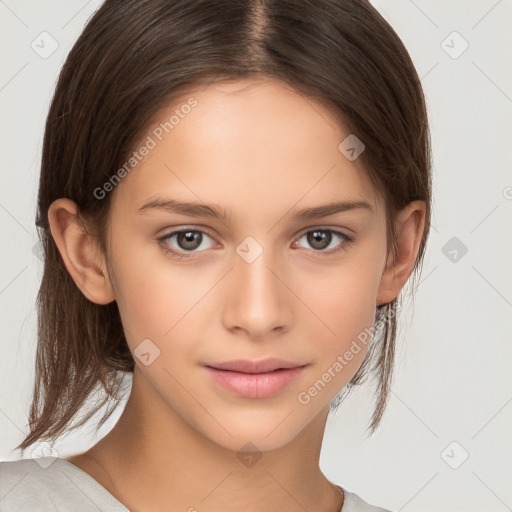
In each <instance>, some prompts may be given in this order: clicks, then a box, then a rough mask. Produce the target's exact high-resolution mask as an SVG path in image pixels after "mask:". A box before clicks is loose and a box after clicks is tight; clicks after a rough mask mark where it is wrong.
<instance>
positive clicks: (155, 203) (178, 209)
mask: <svg viewBox="0 0 512 512" xmlns="http://www.w3.org/2000/svg"><path fill="white" fill-rule="evenodd" d="M151 210H164V211H168V212H170V213H181V214H183V215H190V216H192V217H208V218H213V219H220V220H223V221H229V220H230V219H231V215H230V214H229V212H228V211H227V210H226V209H225V208H221V207H220V206H217V205H207V204H204V203H194V202H183V201H177V200H175V199H162V198H159V197H155V198H153V199H150V200H149V201H148V202H146V203H144V204H143V205H142V206H141V207H140V208H139V209H138V210H137V213H139V214H143V213H145V212H147V211H151ZM352 210H362V211H369V212H372V211H373V209H372V207H371V206H370V204H369V203H367V202H366V201H363V200H348V201H338V202H332V203H328V204H325V205H321V206H314V207H310V208H304V209H303V210H298V211H296V212H295V213H294V218H295V219H297V220H310V219H319V218H322V217H328V216H329V215H334V214H335V213H341V212H348V211H352Z"/></svg>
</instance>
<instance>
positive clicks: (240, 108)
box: [114, 79, 376, 210]
mask: <svg viewBox="0 0 512 512" xmlns="http://www.w3.org/2000/svg"><path fill="white" fill-rule="evenodd" d="M191 105H193V106H191ZM348 135H350V134H349V133H348V132H347V131H346V130H345V128H344V127H343V126H342V125H341V124H340V123H339V122H338V121H337V120H336V119H335V117H334V116H333V115H332V113H331V112H330V111H329V109H328V108H327V107H326V106H325V105H322V104H320V103H318V102H316V101H314V100H313V99H311V98H309V97H306V96H304V95H302V94H300V93H299V92H297V91H295V90H294V89H292V88H291V87H290V86H289V85H287V84H283V83H282V82H278V81H274V80H270V79H246V80H238V81H232V82H228V83H215V84H211V85H208V86H201V87H198V88H195V89H192V90H190V91H189V92H187V93H186V94H183V95H182V96H180V98H178V99H175V100H174V101H173V102H172V104H169V105H168V106H166V107H165V108H164V109H162V110H161V111H160V112H159V113H158V114H157V115H156V116H155V118H154V122H153V124H152V125H151V126H150V127H149V129H148V130H147V132H146V133H145V134H144V135H143V137H141V139H140V140H141V144H142V145H144V142H145V141H148V140H149V139H148V138H150V139H151V141H152V143H151V144H147V145H148V146H151V149H149V151H147V152H145V153H146V155H145V156H144V157H143V158H142V159H141V160H140V161H138V162H137V164H136V166H134V167H132V170H131V171H130V172H129V173H128V175H127V176H126V177H125V178H124V179H123V180H122V181H121V183H120V184H119V185H118V186H117V188H116V190H115V194H114V195H115V196H118V195H119V196H120V197H118V198H116V201H120V202H123V203H125V204H126V207H128V205H129V206H130V207H131V209H132V210H135V209H137V208H138V207H140V206H141V205H142V203H143V202H144V200H145V199H147V198H148V197H151V196H154V195H155V194H165V193H166V192H168V194H169V195H172V196H173V197H176V196H179V197H181V198H183V199H188V200H194V201H198V200H199V201H204V202H206V203H209V202H215V203H220V204H223V206H225V207H226V208H227V209H231V207H233V208H234V207H235V205H237V206H238V207H240V204H241V203H243V205H245V207H246V208H248V209H249V208H251V207H252V206H256V205H258V204H259V205H261V204H267V205H269V203H270V202H272V203H273V204H284V203H286V204H288V205H289V206H290V207H291V206H292V205H293V204H294V203H297V202H298V201H302V200H301V198H303V200H304V206H306V202H307V203H308V204H309V203H321V204H325V203H326V202H329V201H330V200H332V201H335V200H340V199H344V198H350V199H353V198H358V199H363V198H364V199H365V200H366V201H368V202H370V203H372V204H376V203H375V200H376V198H375V195H374V193H373V190H372V186H371V183H370V181H369V177H368V176H367V172H366V170H365V169H364V168H363V167H362V165H361V164H360V162H359V161H358V160H355V161H350V160H349V159H347V157H346V156H345V155H344V154H343V153H342V152H341V151H340V149H339V145H340V143H341V142H342V141H343V140H344V139H345V138H346V137H347V136H348ZM136 147H137V145H136ZM141 147H142V146H141Z"/></svg>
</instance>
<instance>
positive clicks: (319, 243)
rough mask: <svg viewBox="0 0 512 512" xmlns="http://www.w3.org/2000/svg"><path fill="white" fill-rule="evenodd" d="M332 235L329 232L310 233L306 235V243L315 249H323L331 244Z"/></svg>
mask: <svg viewBox="0 0 512 512" xmlns="http://www.w3.org/2000/svg"><path fill="white" fill-rule="evenodd" d="M331 238H332V234H331V233H330V232H329V231H320V230H316V231H310V232H309V233H308V243H309V244H311V246H312V247H314V248H315V249H325V248H326V247H329V244H330V243H331Z"/></svg>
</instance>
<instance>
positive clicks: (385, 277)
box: [377, 201, 425, 305]
mask: <svg viewBox="0 0 512 512" xmlns="http://www.w3.org/2000/svg"><path fill="white" fill-rule="evenodd" d="M424 227H425V202H424V201H412V202H411V203H409V204H408V205H407V206H406V207H405V208H404V209H403V210H401V211H400V212H399V214H398V216H397V228H396V230H397V254H396V258H394V255H393V254H389V257H388V261H387V263H386V268H385V269H384V272H383V274H382V277H381V281H380V286H379V291H378V294H377V305H380V304H387V303H389V302H392V301H393V300H395V299H396V298H397V296H398V294H399V293H400V290H401V289H402V288H403V287H404V285H405V283H406V282H407V280H408V279H409V276H410V275H411V274H412V271H413V268H414V263H415V261H416V257H417V255H418V250H419V247H420V242H421V237H422V235H423V229H424Z"/></svg>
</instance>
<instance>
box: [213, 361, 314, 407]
mask: <svg viewBox="0 0 512 512" xmlns="http://www.w3.org/2000/svg"><path fill="white" fill-rule="evenodd" d="M305 366H307V365H304V364H302V365H299V364H297V363H291V362H289V361H283V360H281V359H265V360H263V361H248V360H237V361H228V362H226V363H213V364H211V365H206V369H207V371H208V372H209V373H210V375H211V376H212V378H213V379H214V380H215V381H216V382H217V383H218V384H220V385H221V386H222V387H224V388H225V389H227V390H228V391H231V392H233V393H235V394H236V395H239V396H243V397H246V398H266V397H270V396H273V395H275V394H277V393H279V391H281V390H282V389H284V388H285V387H286V386H288V385H289V384H290V383H291V382H292V381H293V380H294V379H296V378H297V377H298V376H299V374H300V373H301V372H302V370H303V369H304V368H305Z"/></svg>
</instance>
